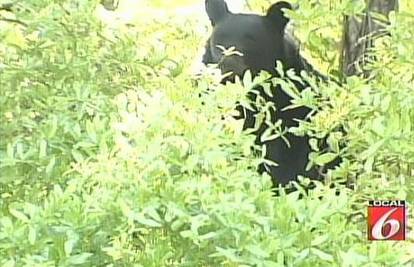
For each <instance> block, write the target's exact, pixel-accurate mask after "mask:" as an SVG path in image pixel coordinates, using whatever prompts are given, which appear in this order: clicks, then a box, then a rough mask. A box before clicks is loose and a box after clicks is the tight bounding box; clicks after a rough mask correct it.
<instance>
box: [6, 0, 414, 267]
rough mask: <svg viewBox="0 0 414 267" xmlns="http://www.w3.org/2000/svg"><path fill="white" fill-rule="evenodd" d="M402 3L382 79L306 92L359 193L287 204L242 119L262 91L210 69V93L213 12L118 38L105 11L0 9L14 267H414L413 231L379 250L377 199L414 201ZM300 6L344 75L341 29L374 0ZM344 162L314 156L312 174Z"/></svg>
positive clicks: (313, 38)
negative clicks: (202, 63)
mask: <svg viewBox="0 0 414 267" xmlns="http://www.w3.org/2000/svg"><path fill="white" fill-rule="evenodd" d="M3 2H4V1H0V3H3ZM155 2H156V3H155ZM155 2H154V3H153V4H154V5H156V7H157V8H162V7H164V5H167V6H168V9H165V10H173V9H172V7H171V2H170V1H155ZM185 2H186V1H183V2H182V3H185ZM356 2H358V3H360V4H356ZM401 2H402V3H401V8H400V9H401V11H400V12H399V13H393V14H392V15H391V17H390V25H388V26H387V28H388V30H389V31H390V33H391V34H390V35H389V36H384V37H382V38H381V39H380V40H378V42H377V43H378V44H377V45H376V49H375V51H372V53H374V54H375V56H376V57H377V58H378V60H377V61H374V62H372V63H371V64H370V65H369V68H370V69H371V70H372V72H371V73H373V75H372V77H370V78H369V79H361V78H358V77H350V78H348V79H347V80H346V83H344V84H343V85H341V86H339V85H335V84H328V85H321V86H314V88H313V89H312V90H306V91H304V92H303V93H302V94H300V95H298V96H297V99H296V104H307V105H309V106H311V107H313V108H315V109H318V110H319V112H318V113H317V115H316V116H315V117H314V118H313V119H312V122H311V123H302V124H301V126H300V127H299V129H296V130H297V131H299V132H306V133H308V134H310V135H312V136H314V137H315V140H316V139H317V138H321V137H325V136H327V137H328V140H329V144H330V145H331V147H332V148H333V151H334V152H333V153H335V154H340V155H341V156H342V157H343V158H344V162H343V163H342V164H341V166H340V167H339V168H338V169H336V170H334V171H332V172H331V173H330V175H329V179H331V180H332V181H334V182H335V183H337V182H341V181H343V180H345V179H349V178H356V185H357V186H356V189H355V190H350V189H347V188H345V187H344V186H341V185H340V184H336V188H335V189H332V188H330V187H329V186H327V185H324V184H322V183H320V184H317V186H316V188H315V189H314V190H312V191H311V192H310V193H309V194H308V195H306V196H304V197H303V198H301V199H299V193H300V192H299V191H298V192H294V193H291V194H287V195H286V194H283V190H281V196H278V197H273V196H272V192H271V188H270V186H271V183H270V178H269V177H266V176H265V177H261V176H259V175H258V174H257V173H256V172H255V167H254V166H256V165H257V163H258V162H260V160H261V159H260V157H259V158H258V157H256V156H255V155H253V154H252V153H251V150H250V145H251V144H252V142H253V137H252V136H249V135H247V134H245V133H242V132H241V131H240V129H241V122H240V121H237V120H234V119H232V116H231V115H232V114H233V112H234V111H233V108H234V103H235V102H236V99H243V97H244V95H245V93H246V92H247V90H248V89H249V87H250V86H252V84H254V83H258V82H260V78H259V79H256V80H254V81H250V80H251V79H249V77H248V76H246V77H245V78H244V80H245V83H244V84H245V86H244V87H243V86H242V85H241V84H240V83H237V84H234V85H227V86H223V85H220V84H219V83H218V82H217V79H216V78H217V75H214V74H211V73H210V72H209V71H208V70H206V71H204V72H203V75H202V77H200V78H197V82H195V78H194V77H193V76H192V74H191V69H190V68H189V66H191V65H192V63H193V62H194V60H195V59H196V57H197V56H196V55H197V51H198V50H199V48H200V47H202V46H203V44H204V41H205V38H206V35H205V33H204V34H203V33H202V31H203V30H205V31H206V29H204V28H203V26H200V22H199V21H198V20H197V19H198V17H197V16H199V14H193V16H177V15H174V13H173V12H168V11H165V12H163V13H162V14H160V13H159V12H158V11H159V9H155V7H154V6H151V1H144V0H143V1H141V3H140V4H141V5H142V6H145V8H142V9H141V10H136V13H137V14H138V15H137V16H135V17H134V19H131V20H130V21H128V23H127V24H125V23H118V24H116V25H115V24H114V23H113V22H111V23H105V21H102V20H101V19H100V16H97V14H98V13H99V12H98V11H99V9H100V8H102V7H100V6H99V3H98V1H90V0H87V1H86V0H82V1H74V0H60V1H54V0H41V1H39V0H27V1H16V4H15V6H14V7H13V9H12V11H11V12H10V11H6V10H1V11H0V40H1V42H0V107H1V110H0V135H1V138H0V265H1V266H6V267H11V266H28V267H33V266H154V267H155V266H157V267H158V266H257V267H259V266H312V267H313V266H413V264H414V241H413V236H412V233H410V234H409V238H408V239H409V240H408V241H405V242H393V241H389V242H368V241H367V240H366V239H367V238H366V236H367V233H366V206H367V200H370V199H405V200H407V201H408V202H409V203H414V197H413V196H414V94H413V87H414V82H413V81H414V70H413V65H414V43H413V40H414V28H413V27H412V25H413V24H414V16H413V14H414V6H413V4H412V3H411V1H401ZM301 3H303V5H301V7H300V9H299V10H298V11H297V12H295V13H291V14H290V15H291V16H292V17H293V18H294V19H295V21H296V23H297V25H296V27H297V29H298V32H297V35H298V36H299V37H300V40H302V41H303V47H304V48H305V49H306V52H307V54H308V55H311V56H312V57H313V58H314V59H316V61H315V64H316V65H318V66H320V67H321V68H322V69H324V70H328V71H330V72H332V73H335V69H337V68H338V66H339V64H338V58H337V55H338V54H339V53H338V52H337V51H338V49H339V41H340V38H339V37H340V32H341V21H340V18H341V16H342V15H343V14H354V13H358V12H361V11H362V10H363V1H331V0H329V1H328V0H323V1H317V2H314V1H309V3H308V2H306V1H302V2H301ZM249 4H250V6H251V7H252V8H257V9H256V10H259V11H260V6H267V3H265V1H261V2H259V1H256V2H254V1H249ZM121 5H122V1H121ZM120 8H121V7H120ZM200 15H201V14H200ZM199 29H201V30H199ZM318 60H319V61H318ZM321 62H324V63H321ZM309 79H310V81H312V80H311V78H309ZM207 88H209V89H210V90H209V93H208V94H202V96H201V98H200V97H199V94H200V93H201V92H204V91H205V90H206V89H207ZM338 128H343V129H345V131H346V135H344V134H342V133H341V132H339V131H337V130H336V129H338ZM313 142H314V141H313ZM339 144H346V146H344V147H342V146H340V145H339ZM315 149H316V148H315ZM331 158H332V155H331V154H327V153H323V152H321V151H315V153H314V154H313V155H312V162H313V163H315V164H323V163H324V162H327V161H329V160H330V159H331ZM304 182H306V179H305V181H304ZM338 190H339V194H336V192H337V191H338ZM408 223H409V225H411V226H412V225H413V224H414V220H413V216H412V213H411V214H410V217H409V222H408Z"/></svg>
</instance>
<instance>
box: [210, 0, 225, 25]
mask: <svg viewBox="0 0 414 267" xmlns="http://www.w3.org/2000/svg"><path fill="white" fill-rule="evenodd" d="M205 4H206V11H207V15H208V17H209V18H210V21H211V25H213V26H214V25H215V24H217V22H219V21H220V20H222V19H223V18H225V17H226V16H227V15H228V14H230V12H229V9H228V7H227V4H226V2H224V0H206V2H205Z"/></svg>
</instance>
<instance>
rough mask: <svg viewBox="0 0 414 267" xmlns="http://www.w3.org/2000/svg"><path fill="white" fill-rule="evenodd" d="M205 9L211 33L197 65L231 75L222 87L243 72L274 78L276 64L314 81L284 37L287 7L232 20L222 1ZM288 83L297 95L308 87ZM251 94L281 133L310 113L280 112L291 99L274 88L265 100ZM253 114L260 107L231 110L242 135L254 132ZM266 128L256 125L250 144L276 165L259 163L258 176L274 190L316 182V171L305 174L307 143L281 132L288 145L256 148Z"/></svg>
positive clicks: (213, 0)
mask: <svg viewBox="0 0 414 267" xmlns="http://www.w3.org/2000/svg"><path fill="white" fill-rule="evenodd" d="M205 6H206V11H207V14H208V17H209V19H210V22H211V25H212V26H213V31H212V34H211V36H210V38H209V39H208V41H207V44H206V47H205V48H206V51H205V54H204V55H203V63H204V64H217V65H218V68H219V69H220V70H221V72H222V73H223V74H224V73H228V72H231V73H232V74H231V75H229V76H227V77H225V78H224V80H223V81H222V82H223V83H225V82H227V81H230V82H231V81H234V78H235V76H236V75H237V76H241V77H242V76H243V74H244V73H245V71H246V70H250V71H251V73H252V75H257V74H258V73H259V72H260V71H262V70H264V71H267V72H269V73H271V74H272V76H273V77H277V76H278V74H277V71H276V70H275V68H276V67H275V66H276V61H278V60H279V61H280V62H282V64H283V68H284V70H288V69H293V70H294V71H295V72H296V73H297V74H299V73H300V72H301V71H302V70H305V71H308V72H312V73H314V74H316V75H320V74H319V73H318V72H317V71H315V70H313V68H312V66H311V65H310V64H308V63H307V62H306V60H305V59H304V58H303V57H301V56H300V54H299V49H298V46H297V45H296V44H295V43H294V42H293V41H292V40H293V39H292V38H291V37H289V36H287V35H286V34H285V27H286V25H287V23H288V22H289V19H288V18H287V17H285V16H284V10H285V9H291V8H292V7H291V5H290V4H289V3H287V2H277V3H275V4H273V5H272V6H271V7H270V8H269V9H268V10H267V13H266V15H265V16H260V15H254V14H233V13H232V12H230V11H229V10H228V7H227V4H226V3H225V1H224V0H206V1H205ZM231 47H234V48H235V50H237V51H238V53H233V54H230V55H229V54H228V53H223V49H228V48H231ZM321 78H323V77H322V75H321ZM292 82H293V83H294V84H295V87H296V88H297V89H298V90H299V91H301V90H302V89H304V88H305V87H306V86H308V85H307V84H304V83H300V82H297V81H294V80H292ZM255 91H258V92H259V93H253V92H252V93H249V96H248V97H249V99H250V100H251V101H252V103H255V102H256V98H257V97H261V98H262V99H263V100H265V101H266V102H267V103H269V102H270V103H272V105H274V107H275V108H274V109H272V110H271V115H270V118H271V119H270V122H271V123H273V124H274V123H276V122H277V121H279V120H281V121H282V125H281V127H282V128H284V129H286V128H289V127H295V126H297V125H298V121H297V120H304V119H305V118H306V116H307V115H308V114H309V112H310V109H309V108H307V107H299V108H295V109H286V110H284V108H285V107H286V106H288V105H290V104H291V100H292V98H291V97H290V96H289V95H288V94H286V93H285V92H284V91H283V90H282V89H281V88H280V86H273V87H272V96H269V95H268V94H266V93H265V92H264V90H263V88H259V89H258V90H255ZM256 103H257V102H256ZM258 108H260V107H257V105H256V108H255V109H253V110H251V109H247V108H244V107H241V106H237V110H239V111H240V112H241V115H240V118H243V119H244V120H245V122H244V129H248V128H253V127H254V125H255V120H256V116H255V115H257V113H258ZM268 128H269V126H268V125H267V124H266V122H262V123H261V125H260V127H259V128H258V130H257V131H255V132H254V134H255V135H256V137H257V138H256V141H255V142H256V144H257V145H260V146H261V145H264V146H265V147H266V155H265V158H266V159H268V160H270V161H273V162H276V163H277V165H274V164H265V163H263V164H261V165H260V166H259V172H260V173H263V172H267V173H269V175H270V176H271V177H272V181H273V184H274V185H275V186H277V185H279V184H281V185H286V184H287V183H289V182H290V181H293V180H295V179H296V178H297V176H298V175H304V176H307V177H310V178H313V179H318V178H320V175H319V172H318V170H317V169H316V168H312V169H310V170H306V165H307V163H308V155H309V153H310V151H311V148H310V146H309V142H308V141H309V137H307V136H296V135H294V134H292V133H289V132H287V133H286V134H284V138H286V139H287V140H288V142H286V140H284V138H276V139H273V140H270V141H266V142H261V141H260V136H261V135H262V134H263V132H264V131H265V130H266V129H268Z"/></svg>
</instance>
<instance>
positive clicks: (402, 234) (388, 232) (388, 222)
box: [368, 200, 408, 241]
mask: <svg viewBox="0 0 414 267" xmlns="http://www.w3.org/2000/svg"><path fill="white" fill-rule="evenodd" d="M407 218H408V210H407V205H406V202H405V201H404V200H370V201H369V202H368V240H372V241H382V240H399V241H401V240H405V239H406V237H407Z"/></svg>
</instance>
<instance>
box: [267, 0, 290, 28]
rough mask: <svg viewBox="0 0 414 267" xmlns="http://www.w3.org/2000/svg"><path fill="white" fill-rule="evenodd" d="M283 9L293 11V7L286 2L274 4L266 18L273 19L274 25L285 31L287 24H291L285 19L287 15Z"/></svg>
mask: <svg viewBox="0 0 414 267" xmlns="http://www.w3.org/2000/svg"><path fill="white" fill-rule="evenodd" d="M282 9H290V10H291V9H293V8H292V5H291V4H289V3H288V2H285V1H280V2H277V3H275V4H273V5H272V6H271V7H269V9H268V10H267V14H266V17H267V18H269V19H271V20H272V21H273V22H274V23H276V24H277V26H278V27H279V28H280V29H281V30H284V29H285V26H286V24H288V22H289V18H287V17H285V14H284V12H283V10H282Z"/></svg>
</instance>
